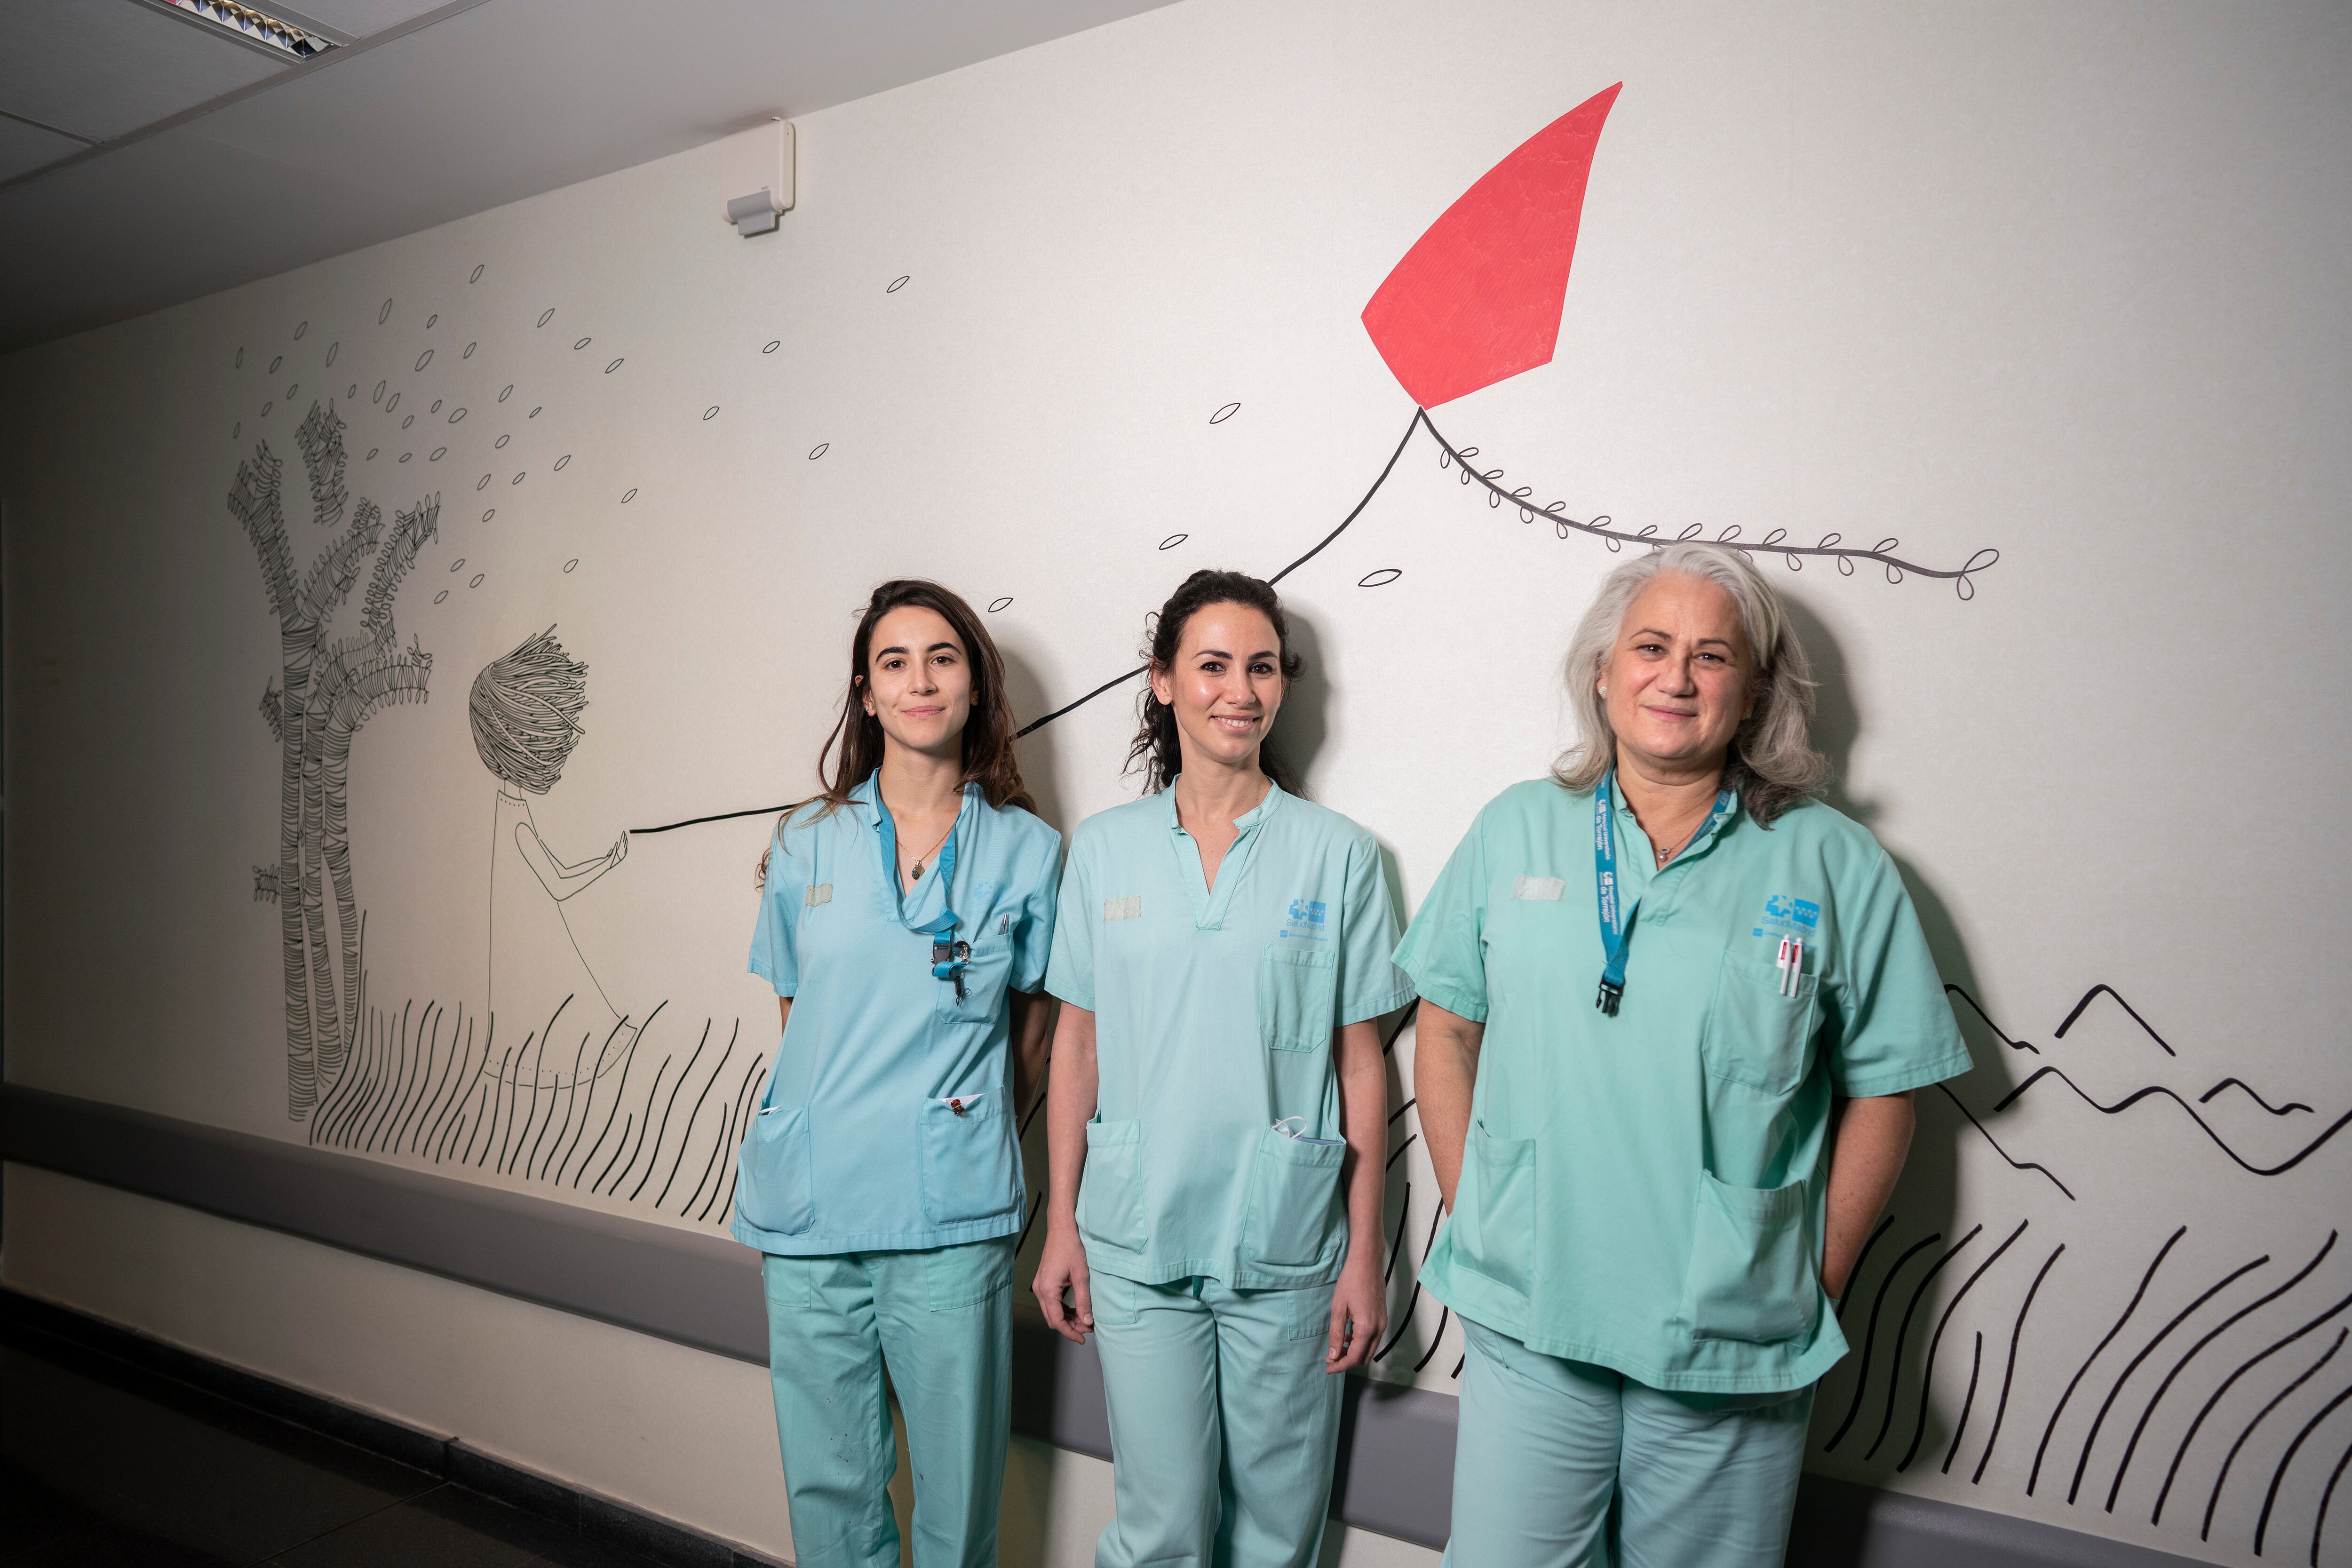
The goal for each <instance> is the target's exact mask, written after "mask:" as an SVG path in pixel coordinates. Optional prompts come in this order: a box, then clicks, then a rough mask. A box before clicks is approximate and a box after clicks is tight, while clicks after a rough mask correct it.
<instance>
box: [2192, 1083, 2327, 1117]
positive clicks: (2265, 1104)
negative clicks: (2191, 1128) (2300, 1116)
mask: <svg viewBox="0 0 2352 1568" xmlns="http://www.w3.org/2000/svg"><path fill="white" fill-rule="evenodd" d="M2233 1085H2234V1086H2235V1087H2236V1088H2239V1089H2244V1090H2245V1091H2246V1098H2247V1099H2249V1100H2252V1101H2253V1102H2254V1103H2255V1104H2256V1105H2259V1106H2261V1107H2262V1108H2263V1110H2267V1111H2269V1112H2270V1113H2271V1114H2272V1115H2273V1116H2285V1115H2287V1114H2289V1113H2290V1112H2292V1111H2297V1110H2305V1111H2308V1110H2311V1107H2309V1106H2308V1105H2305V1104H2304V1103H2303V1101H2301V1100H2288V1101H2287V1102H2286V1103H2285V1104H2284V1105H2273V1104H2272V1103H2271V1102H2270V1101H2269V1100H2264V1099H2263V1097H2262V1096H2261V1095H2259V1094H2257V1093H2255V1092H2254V1086H2253V1085H2252V1084H2250V1083H2248V1082H2247V1081H2246V1080H2245V1079H2242V1078H2225V1079H2222V1080H2221V1082H2219V1083H2217V1084H2215V1085H2214V1086H2213V1087H2212V1088H2210V1089H2207V1090H2206V1091H2205V1092H2204V1093H2202V1094H2200V1095H2199V1096H2198V1097H2197V1103H2198V1104H2200V1105H2205V1104H2209V1103H2210V1101H2211V1100H2212V1099H2213V1097H2214V1096H2215V1095H2217V1094H2219V1093H2221V1091H2222V1090H2223V1089H2229V1088H2231V1087H2232V1086H2233Z"/></svg>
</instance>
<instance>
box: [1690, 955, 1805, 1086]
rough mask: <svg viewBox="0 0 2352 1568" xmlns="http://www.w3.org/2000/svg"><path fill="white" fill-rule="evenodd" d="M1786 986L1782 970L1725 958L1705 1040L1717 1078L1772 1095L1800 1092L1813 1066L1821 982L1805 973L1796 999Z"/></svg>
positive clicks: (1702, 1048) (1704, 1054)
mask: <svg viewBox="0 0 2352 1568" xmlns="http://www.w3.org/2000/svg"><path fill="white" fill-rule="evenodd" d="M1785 984H1786V981H1785V979H1784V977H1783V973H1782V971H1781V970H1780V968H1779V967H1778V966H1777V965H1774V964H1769V963H1759V962H1757V961H1754V960H1750V959H1746V958H1742V957H1739V956H1738V954H1736V953H1731V952H1727V953H1725V954H1724V955H1723V963H1722V966H1721V967H1720V968H1718V969H1717V971H1716V976H1715V996H1714V999H1713V1001H1711V1002H1710V1003H1709V1004H1708V1005H1707V1010H1706V1026H1705V1028H1704V1029H1702V1030H1701V1031H1700V1035H1699V1055H1700V1057H1701V1058H1702V1059H1703V1060H1704V1061H1705V1062H1706V1070H1707V1072H1708V1073H1709V1074H1710V1075H1711V1076H1713V1077H1716V1078H1718V1079H1723V1080H1724V1081H1725V1082H1727V1083H1738V1084H1745V1085H1746V1086H1748V1088H1750V1089H1761V1090H1763V1091H1764V1092H1765V1093H1766V1094H1769V1095H1787V1094H1794V1093H1795V1092H1796V1090H1797V1086H1798V1085H1799V1084H1801V1083H1802V1082H1803V1081H1804V1079H1805V1070H1806V1068H1808V1067H1809V1066H1810V1065H1811V1063H1810V1061H1809V1059H1808V1058H1809V1056H1810V1054H1811V1052H1810V1047H1811V1044H1812V1037H1813V1022H1814V1019H1815V1018H1816V1017H1817V1016H1819V1014H1818V1009H1817V1003H1818V1001H1819V994H1818V992H1819V986H1820V979H1819V977H1818V976H1817V975H1812V974H1800V975H1799V976H1798V977H1797V984H1796V990H1795V994H1783V988H1784V986H1785Z"/></svg>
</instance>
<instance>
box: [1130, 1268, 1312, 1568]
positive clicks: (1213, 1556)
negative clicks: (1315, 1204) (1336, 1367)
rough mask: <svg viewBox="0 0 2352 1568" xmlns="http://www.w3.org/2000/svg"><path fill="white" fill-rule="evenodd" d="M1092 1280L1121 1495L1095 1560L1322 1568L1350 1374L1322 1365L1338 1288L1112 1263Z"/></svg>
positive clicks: (1163, 1566) (1190, 1566) (1180, 1567)
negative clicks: (1159, 1277)
mask: <svg viewBox="0 0 2352 1568" xmlns="http://www.w3.org/2000/svg"><path fill="white" fill-rule="evenodd" d="M1089 1294H1090V1295H1091V1297H1092V1299H1093V1304H1094V1314H1095V1342H1096V1346H1097V1350H1098V1352H1100V1355H1101V1358H1102V1372H1103V1392H1104V1394H1105V1395H1106V1396H1107V1397H1108V1403H1109V1405H1110V1448H1111V1481H1112V1487H1113V1489H1114V1491H1115V1492H1116V1493H1117V1498H1118V1515H1117V1516H1116V1517H1115V1518H1113V1519H1112V1521H1110V1524H1109V1526H1108V1528H1107V1529H1105V1530H1104V1531H1103V1532H1102V1540H1101V1541H1100V1542H1098V1543H1097V1545H1096V1547H1095V1568H1139V1564H1142V1563H1150V1564H1151V1568H1308V1565H1309V1564H1311V1563H1314V1562H1315V1559H1316V1553H1317V1552H1318V1550H1319V1549H1320V1548H1321V1546H1322V1543H1323V1519H1324V1515H1325V1513H1326V1512H1327V1511H1328V1509H1329V1507H1330V1501H1331V1461H1332V1458H1333V1456H1334V1454H1335V1453H1336V1452H1337V1450H1338V1447H1339V1394H1340V1389H1341V1384H1343V1382H1344V1381H1345V1380H1344V1378H1340V1377H1335V1376H1333V1375H1332V1374H1331V1373H1328V1372H1325V1371H1324V1370H1323V1352H1324V1347H1325V1344H1326V1342H1327V1341H1328V1336H1329V1333H1330V1324H1331V1287H1330V1286H1328V1285H1317V1286H1308V1287H1307V1288H1305V1289H1297V1290H1233V1289H1227V1288H1226V1287H1225V1286H1224V1285H1223V1283H1222V1282H1220V1281H1218V1280H1215V1279H1209V1278H1207V1277H1206V1276H1195V1277H1193V1278H1192V1279H1178V1280H1174V1281H1171V1283H1169V1284H1166V1285H1139V1284H1138V1283H1136V1282H1135V1281H1134V1280H1132V1279H1119V1278H1118V1276H1116V1275H1111V1274H1105V1273H1103V1272H1101V1271H1100V1270H1099V1269H1097V1270H1096V1271H1095V1272H1094V1273H1093V1275H1092V1283H1091V1285H1090V1287H1089Z"/></svg>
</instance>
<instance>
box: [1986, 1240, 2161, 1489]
mask: <svg viewBox="0 0 2352 1568" xmlns="http://www.w3.org/2000/svg"><path fill="white" fill-rule="evenodd" d="M2188 1234H2189V1227H2188V1226H2185V1225H2184V1226H2181V1227H2180V1228H2179V1230H2176V1231H2174V1232H2173V1233H2172V1236H2171V1237H2170V1239H2168V1240H2167V1241H2166V1242H2165V1244H2164V1245H2163V1246H2162V1247H2158V1248H2157V1251H2156V1257H2155V1258H2154V1259H2152V1260H2151V1261H2150V1262H2149V1264H2148V1266H2147V1273H2145V1274H2143V1275H2141V1276H2140V1277H2139V1289H2137V1290H2135V1291H2133V1292H2132V1299H2131V1302H2130V1304H2129V1305H2127V1306H2126V1307H2125V1308H2124V1315H2123V1316H2122V1317H2120V1318H2117V1319H2116V1326H2115V1327H2114V1328H2112V1329H2109V1330H2108V1331H2107V1334H2106V1338H2105V1339H2103V1340H2101V1341H2100V1342H2098V1343H2097V1344H2096V1345H2095V1346H2093V1347H2092V1350H2091V1353H2090V1354H2089V1355H2087V1356H2085V1357H2084V1358H2083V1364H2082V1365H2081V1366H2080V1367H2078V1368H2076V1369H2075V1372H2074V1377H2073V1379H2072V1380H2070V1381H2069V1382H2068V1383H2067V1384H2066V1392H2065V1393H2063V1394H2060V1395H2059V1396H2058V1407H2057V1408H2056V1409H2054V1410H2053V1411H2052V1412H2051V1413H2050V1424H2049V1425H2048V1426H2044V1427H2042V1441H2041V1442H2040V1443H2039V1444H2038V1445H2036V1446H2035V1447H2034V1450H2033V1471H2032V1474H2031V1475H2029V1476H2028V1477H2026V1479H2025V1495H2026V1496H2027V1497H2032V1495H2033V1489H2034V1488H2035V1487H2037V1486H2039V1485H2041V1484H2042V1456H2043V1455H2044V1454H2046V1453H2048V1452H2049V1451H2050V1435H2051V1434H2052V1433H2053V1432H2055V1431H2057V1430H2058V1418H2059V1417H2060V1416H2062V1415H2065V1414H2066V1405H2067V1402H2068V1401H2069V1400H2071V1399H2073V1398H2074V1390H2075V1389H2076V1388H2078V1387H2079V1386H2081V1384H2082V1382H2083V1379H2084V1377H2085V1376H2087V1375H2088V1374H2089V1373H2090V1370H2091V1363H2093V1362H2095V1361H2096V1360H2098V1359H2099V1357H2100V1355H2101V1353H2102V1352H2105V1350H2106V1348H2107V1347H2108V1346H2109V1345H2111V1344H2113V1343H2115V1340H2116V1335H2117V1334H2120V1333H2122V1332H2123V1331H2124V1325H2125V1324H2126V1323H2128V1322H2130V1321H2131V1315H2132V1314H2133V1313H2134V1312H2137V1311H2138V1310H2139V1303H2140V1298H2141V1297H2143V1296H2146V1295H2147V1287H2148V1282H2149V1281H2150V1280H2152V1279H2155V1278H2156V1271H2157V1270H2158V1269H2159V1268H2163V1267H2164V1260H2165V1258H2166V1257H2167V1256H2168V1255H2169V1254H2170V1253H2171V1251H2172V1249H2173V1248H2174V1247H2177V1246H2179V1244H2180V1238H2181V1237H2184V1236H2187V1235H2188Z"/></svg>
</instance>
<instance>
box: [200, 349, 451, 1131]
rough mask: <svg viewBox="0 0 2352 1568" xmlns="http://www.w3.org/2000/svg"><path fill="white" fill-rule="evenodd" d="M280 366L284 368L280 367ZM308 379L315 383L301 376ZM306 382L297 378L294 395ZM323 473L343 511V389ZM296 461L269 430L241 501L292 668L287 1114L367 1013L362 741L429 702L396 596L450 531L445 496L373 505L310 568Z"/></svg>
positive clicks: (282, 712) (267, 887) (318, 512)
mask: <svg viewBox="0 0 2352 1568" xmlns="http://www.w3.org/2000/svg"><path fill="white" fill-rule="evenodd" d="M273 368H274V367H273ZM298 385H299V384H298ZM296 390H297V387H296V386H289V387H288V388H287V397H288V399H289V401H291V400H292V398H293V396H294V394H295V392H296ZM295 444H296V445H297V446H298V447H299V448H300V450H301V453H302V466H303V468H304V470H305V472H306V473H307V474H308V475H309V477H310V523H311V527H312V528H313V529H316V530H322V531H323V530H331V529H333V528H335V527H336V525H337V524H339V523H341V522H342V521H343V509H344V505H345V502H346V500H347V496H346V492H345V490H344V488H343V422H342V420H341V419H340V418H338V417H337V416H336V414H335V410H334V404H333V402H332V400H330V401H328V402H327V403H325V404H323V405H322V404H319V403H316V402H314V403H312V404H311V405H310V415H309V416H308V417H306V418H305V419H304V420H303V421H302V425H301V428H300V429H299V431H298V432H297V433H296V436H295ZM283 467H284V466H283V465H282V464H281V463H280V462H279V461H278V458H277V457H276V456H275V455H274V454H272V453H271V451H270V450H269V444H268V442H267V441H264V442H261V443H259V444H258V445H257V446H256V447H255V448H254V454H253V456H252V458H249V459H247V461H245V462H243V463H240V464H238V465H237V470H236V485H235V486H234V487H233V488H232V489H230V491H229V495H228V508H229V510H230V511H231V512H232V513H234V514H235V515H236V519H237V521H239V522H240V523H242V524H243V525H244V527H245V533H246V537H247V539H248V540H250V541H251V542H252V544H253V552H254V554H255V555H256V556H257V558H258V559H259V562H260V564H261V582H262V587H263V589H264V591H265V592H266V593H267V594H268V598H269V608H270V611H271V613H272V614H273V615H275V616H277V619H278V674H277V676H276V677H275V678H274V679H272V680H271V681H270V682H269V684H268V686H267V687H266V688H265V689H264V690H263V692H262V697H261V716H262V719H263V720H264V721H265V722H267V723H268V726H269V732H270V736H271V738H272V739H274V740H275V741H277V742H278V863H277V865H276V866H274V867H259V866H257V867H256V868H254V897H255V898H256V899H257V900H269V901H274V902H275V903H276V904H277V905H278V917H279V920H278V923H279V939H280V942H281V943H282V945H283V961H284V964H285V971H286V1110H287V1114H288V1115H289V1117H291V1118H293V1119H294V1120H296V1121H300V1120H302V1119H303V1118H304V1117H306V1116H308V1115H309V1114H310V1110H311V1108H312V1107H313V1106H314V1105H316V1104H317V1103H318V1096H319V1089H320V1084H322V1083H332V1082H334V1081H335V1079H336V1078H337V1077H338V1076H339V1075H340V1073H341V1070H342V1066H343V1059H344V1057H345V1054H346V1052H347V1051H348V1049H349V1047H350V1045H351V1040H352V1034H353V1032H354V1030H355V1029H356V1027H357V1024H358V1019H359V992H360V910H359V903H358V898H357V895H356V892H355V891H354V889H353V886H352V851H351V828H350V806H349V802H348V800H347V798H346V793H345V792H346V790H347V789H348V787H349V784H350V778H351V757H352V736H353V735H354V734H356V733H357V732H358V731H359V729H360V726H362V724H365V723H366V722H367V721H368V720H369V719H370V718H372V717H373V716H374V714H375V713H376V711H377V710H379V709H382V708H384V707H386V706H389V705H391V704H394V703H401V702H422V701H423V700H425V696H426V695H427V693H426V685H427V682H428V681H429V680H430V679H431V677H432V674H433V656H432V655H431V654H428V653H426V652H425V650H424V648H423V647H421V646H417V645H414V644H412V646H410V647H406V648H404V647H401V646H400V645H399V639H398V636H397V634H396V632H395V631H394V625H393V614H392V607H393V601H394V599H395V598H396V597H397V596H398V595H399V593H400V585H401V583H402V582H403V580H404V579H405V578H406V576H407V575H408V571H409V568H410V567H412V566H414V565H415V563H416V552H418V551H419V550H421V549H422V548H423V547H424V545H425V542H426V541H427V540H429V539H431V538H432V537H433V536H434V533H435V531H436V524H437V522H438V521H439V519H440V515H441V501H440V498H439V497H438V496H435V497H433V498H431V499H430V500H420V501H418V502H417V503H416V504H415V506H414V507H412V508H411V509H410V510H407V511H404V512H401V513H399V514H398V515H397V516H396V517H395V518H394V521H393V525H392V530H391V536H390V538H389V539H387V538H386V537H385V532H384V526H383V510H382V509H381V508H379V507H378V506H377V505H376V504H375V503H374V502H373V501H372V500H362V501H361V502H360V503H359V505H358V506H357V507H356V508H353V509H352V517H351V522H350V525H349V526H348V527H346V528H344V529H343V530H342V531H341V533H339V534H337V535H336V536H335V537H333V538H332V539H331V540H330V541H329V542H327V543H326V544H325V546H324V547H322V548H321V549H320V551H319V552H318V554H317V555H316V556H315V557H313V558H312V559H311V561H310V565H309V567H308V568H307V569H306V570H304V571H303V572H302V574H300V576H299V578H298V577H297V576H296V574H295V565H294V561H295V545H294V543H293V542H292V541H291V540H289V538H288V536H287V530H286V511H285V507H284V504H283V500H282V499H281V495H280V479H281V475H282V470H283ZM370 557H373V569H372V570H371V571H370V572H369V577H368V586H367V594H366V596H365V597H364V599H362V603H361V610H360V630H359V633H358V635H357V636H354V637H334V638H330V637H329V636H328V630H329V625H330V623H331V621H332V620H333V619H334V616H335V613H336V611H338V610H340V609H341V608H342V606H343V603H344V601H345V600H346V599H348V598H349V597H350V596H351V592H352V588H353V587H354V586H355V585H356V584H358V582H359V577H360V573H361V571H362V569H363V568H367V567H368V566H369V561H370ZM322 882H323V883H324V884H329V885H331V889H332V891H333V894H334V900H335V924H336V938H337V944H336V946H335V948H334V949H333V950H330V948H329V945H328V936H327V924H326V905H325V900H326V893H327V888H326V887H325V886H322Z"/></svg>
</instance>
